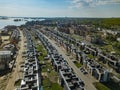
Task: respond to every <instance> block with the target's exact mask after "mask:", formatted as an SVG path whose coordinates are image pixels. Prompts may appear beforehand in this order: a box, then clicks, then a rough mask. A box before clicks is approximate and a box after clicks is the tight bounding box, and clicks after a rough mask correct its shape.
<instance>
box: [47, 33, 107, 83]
mask: <svg viewBox="0 0 120 90" xmlns="http://www.w3.org/2000/svg"><path fill="white" fill-rule="evenodd" d="M48 33H49V35H50V36H51V37H53V39H54V40H56V41H57V42H58V43H60V42H62V41H61V40H62V39H61V37H59V36H58V35H56V34H54V33H52V34H51V33H50V32H48ZM71 41H72V42H74V41H73V40H72V39H71ZM77 44H79V42H77ZM62 45H63V47H64V48H65V49H66V51H67V52H70V53H71V54H72V55H73V56H74V57H75V58H76V60H78V61H79V62H80V63H81V64H83V65H84V68H85V69H86V70H88V72H89V73H90V74H91V75H92V76H94V77H95V78H96V79H97V80H99V81H100V82H106V81H108V80H109V71H108V70H106V69H105V68H104V67H101V66H100V65H99V64H95V63H96V62H94V60H91V59H90V60H89V59H88V58H87V55H86V54H87V53H89V54H90V53H91V54H92V55H93V56H97V54H98V52H97V49H96V48H94V47H91V46H89V45H84V44H83V43H80V44H79V45H81V48H83V50H84V51H80V50H79V49H77V48H76V47H75V46H74V45H73V44H71V43H68V42H63V43H62ZM79 45H78V46H79ZM76 46H77V45H76ZM91 62H92V63H91ZM98 66H100V68H98Z"/></svg>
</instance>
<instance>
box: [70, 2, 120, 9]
mask: <svg viewBox="0 0 120 90" xmlns="http://www.w3.org/2000/svg"><path fill="white" fill-rule="evenodd" d="M71 4H72V6H71V7H72V8H73V7H74V8H80V7H95V6H99V5H107V4H120V0H71Z"/></svg>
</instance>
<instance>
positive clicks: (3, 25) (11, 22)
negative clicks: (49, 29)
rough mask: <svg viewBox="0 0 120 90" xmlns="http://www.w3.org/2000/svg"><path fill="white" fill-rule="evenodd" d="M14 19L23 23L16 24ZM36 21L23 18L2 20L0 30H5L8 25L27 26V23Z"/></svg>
mask: <svg viewBox="0 0 120 90" xmlns="http://www.w3.org/2000/svg"><path fill="white" fill-rule="evenodd" d="M14 19H21V21H17V22H15V21H14ZM32 20H34V19H27V20H24V19H23V18H8V19H0V29H2V28H4V27H5V26H7V25H15V26H20V25H23V24H25V23H26V22H27V21H32ZM39 20H44V19H39Z"/></svg>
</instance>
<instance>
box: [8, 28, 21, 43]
mask: <svg viewBox="0 0 120 90" xmlns="http://www.w3.org/2000/svg"><path fill="white" fill-rule="evenodd" d="M19 39H20V32H19V30H17V29H15V30H13V32H12V34H11V37H10V41H11V42H12V43H18V41H19Z"/></svg>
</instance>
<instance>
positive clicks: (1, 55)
mask: <svg viewBox="0 0 120 90" xmlns="http://www.w3.org/2000/svg"><path fill="white" fill-rule="evenodd" d="M11 59H12V53H11V51H0V70H5V69H7V68H9V62H10V61H11Z"/></svg>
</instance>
